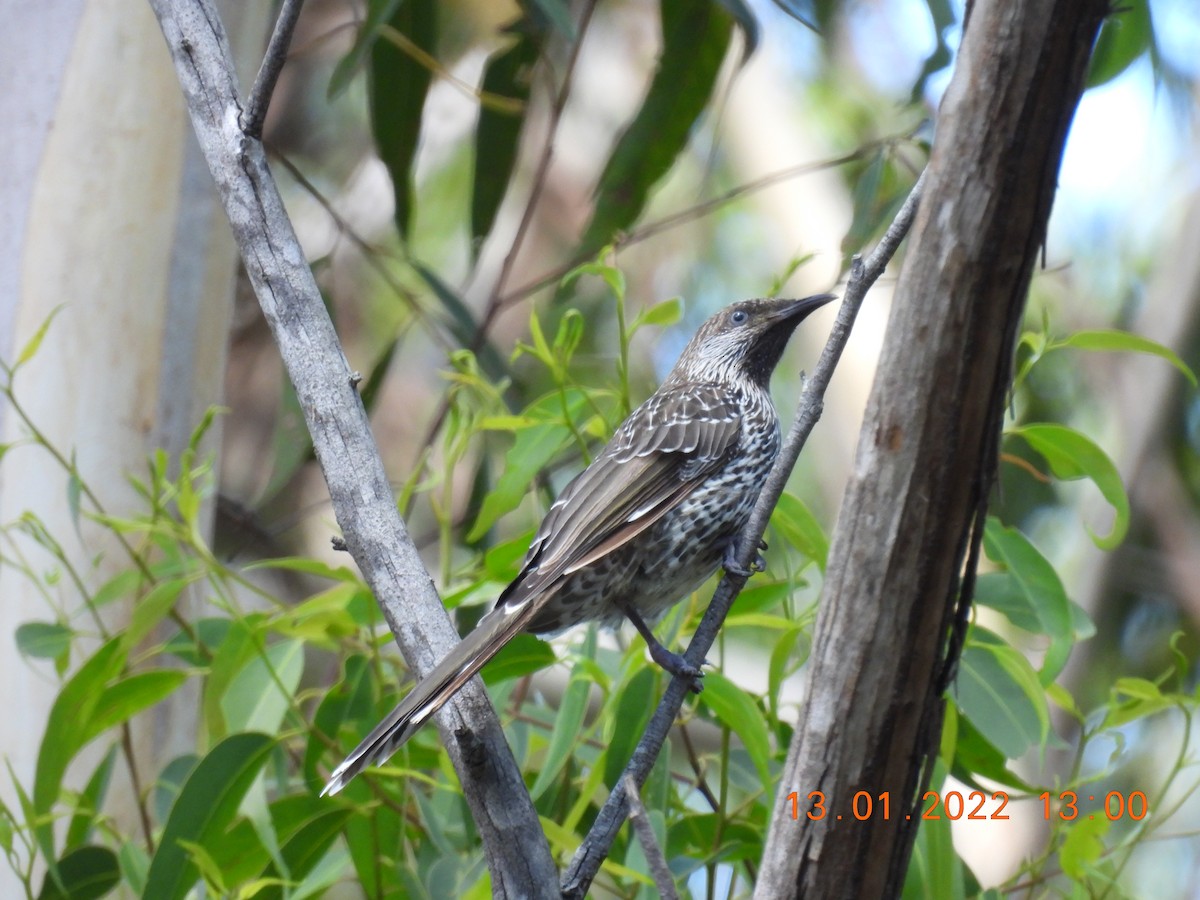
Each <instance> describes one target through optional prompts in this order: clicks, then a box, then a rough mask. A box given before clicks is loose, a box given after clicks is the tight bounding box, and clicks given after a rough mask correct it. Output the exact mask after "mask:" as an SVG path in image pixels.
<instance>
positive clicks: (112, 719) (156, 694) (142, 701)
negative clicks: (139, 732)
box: [84, 669, 188, 743]
mask: <svg viewBox="0 0 1200 900" xmlns="http://www.w3.org/2000/svg"><path fill="white" fill-rule="evenodd" d="M187 678H188V676H187V672H181V671H180V670H179V669H152V670H150V671H148V672H138V673H137V674H135V675H130V676H128V677H126V678H122V679H121V680H120V681H117V682H116V683H115V684H112V685H110V686H109V687H106V688H105V689H104V692H103V693H102V694H101V695H100V699H99V702H97V703H96V708H95V710H93V712H92V715H91V718H90V719H89V721H88V727H87V733H86V735H85V739H84V743H87V742H88V741H90V740H92V739H93V738H95V737H98V736H100V735H101V734H103V733H104V732H105V731H107V730H108V729H109V728H112V727H114V726H116V725H120V724H121V723H122V722H127V721H128V720H129V719H131V718H133V717H134V716H135V715H137V714H138V713H140V712H141V711H142V710H144V709H147V708H149V707H151V706H153V705H154V704H155V703H158V702H160V701H161V700H163V699H164V698H166V697H169V696H170V695H171V694H172V693H174V691H175V690H176V689H177V688H178V687H179V686H180V685H181V684H183V683H184V682H185V681H187Z"/></svg>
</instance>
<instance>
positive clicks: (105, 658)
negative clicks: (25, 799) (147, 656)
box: [33, 638, 125, 858]
mask: <svg viewBox="0 0 1200 900" xmlns="http://www.w3.org/2000/svg"><path fill="white" fill-rule="evenodd" d="M124 665H125V653H124V651H123V650H122V649H121V646H120V639H119V638H113V639H112V640H110V641H108V642H107V643H105V644H103V645H101V647H100V648H99V649H98V650H97V651H96V652H95V653H94V654H93V655H92V657H91V658H90V659H89V660H87V662H85V663H84V664H83V665H81V666H80V667H79V671H77V672H76V673H75V674H74V675H73V676H71V678H70V679H68V681H67V682H66V684H64V685H63V687H62V690H60V691H59V693H58V697H57V698H55V701H54V705H53V706H52V707H51V708H50V716H49V718H48V719H47V721H46V732H45V735H44V736H43V737H42V745H41V748H40V749H39V751H38V760H37V769H36V772H35V774H34V781H33V808H34V810H35V812H36V814H37V816H38V818H39V819H42V818H46V819H47V821H46V822H45V824H41V825H39V826H38V827H37V831H38V835H39V841H40V842H42V847H43V849H45V850H47V855H48V856H49V857H50V858H54V857H55V856H56V854H55V853H54V852H53V846H54V844H53V840H54V838H53V834H52V830H51V829H52V826H51V824H50V823H49V821H48V817H49V814H50V811H51V809H52V807H53V806H54V804H55V802H57V800H58V794H59V791H60V789H61V788H62V779H63V774H64V773H65V772H66V769H67V766H68V765H69V764H70V762H71V760H73V759H74V758H75V755H76V754H77V753H78V752H79V751H80V750H81V749H82V748H83V745H84V744H85V743H87V741H88V740H90V738H91V737H94V736H95V735H94V734H92V733H91V730H90V723H91V719H92V713H93V712H94V710H95V709H96V707H97V706H98V705H99V703H100V699H101V697H102V696H103V695H104V689H105V686H106V685H107V684H108V682H110V681H111V680H112V679H113V678H115V677H116V676H117V675H118V674H119V673H120V671H121V669H122V668H123V667H124Z"/></svg>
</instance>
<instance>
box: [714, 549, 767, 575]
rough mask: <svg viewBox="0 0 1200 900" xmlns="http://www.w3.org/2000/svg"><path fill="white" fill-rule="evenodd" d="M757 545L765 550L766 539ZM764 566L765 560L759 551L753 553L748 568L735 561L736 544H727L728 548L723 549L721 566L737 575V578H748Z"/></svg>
mask: <svg viewBox="0 0 1200 900" xmlns="http://www.w3.org/2000/svg"><path fill="white" fill-rule="evenodd" d="M759 546H760V547H762V549H764V550H766V549H767V543H766V541H762V542H760V543H759ZM766 567H767V561H766V560H765V559H763V555H762V554H761V553H755V554H754V561H753V562H751V563H750V566H749V568H747V567H746V566H743V565H742V564H741V563H740V562H738V561H737V545H736V544H730V545H729V548H728V549H727V550H726V551H725V556H724V558H723V559H722V560H721V568H722V569H724V570H725V571H726V572H727V573H728V574H730V575H737V576H738V577H739V578H749V577H750V576H751V575H753V574H754V573H755V572H761V571H762V570H763V569H765V568H766Z"/></svg>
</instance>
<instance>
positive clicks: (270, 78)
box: [241, 0, 304, 138]
mask: <svg viewBox="0 0 1200 900" xmlns="http://www.w3.org/2000/svg"><path fill="white" fill-rule="evenodd" d="M303 5H304V0H283V5H282V6H281V7H280V9H279V18H277V19H276V20H275V30H274V31H273V32H271V40H270V41H269V42H268V43H267V52H266V53H265V54H263V61H262V65H261V66H259V68H258V75H257V76H255V79H254V87H252V88H251V89H250V98H249V100H247V101H246V109H245V110H244V111H243V112H242V117H241V125H242V131H244V132H245V133H246V134H247V135H249V136H250V137H252V138H261V137H262V132H263V123H265V122H266V121H267V107H269V106H270V105H271V95H272V94H274V93H275V82H277V81H278V80H279V73H280V72H282V71H283V64H284V63H285V62H287V57H288V46H289V45H290V44H291V43H292V32H293V31H295V30H296V20H297V19H299V18H300V7H301V6H303Z"/></svg>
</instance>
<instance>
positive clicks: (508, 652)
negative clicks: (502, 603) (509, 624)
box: [479, 634, 558, 686]
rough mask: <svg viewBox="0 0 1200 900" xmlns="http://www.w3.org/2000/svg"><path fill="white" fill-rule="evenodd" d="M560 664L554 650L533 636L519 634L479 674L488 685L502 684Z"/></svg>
mask: <svg viewBox="0 0 1200 900" xmlns="http://www.w3.org/2000/svg"><path fill="white" fill-rule="evenodd" d="M556 662H558V657H557V656H555V655H554V648H553V647H551V646H550V645H549V644H548V643H546V642H545V641H543V640H542V639H541V638H537V637H534V636H533V635H532V634H518V635H517V636H516V637H514V638H513V639H512V640H511V641H509V642H508V643H507V644H505V645H504V647H503V648H502V649H501V650H500V652H499V653H497V654H496V655H495V656H494V657H493V658H492V660H491V662H489V663H488V664H487V665H486V666H484V667H483V671H482V672H480V673H479V674H480V675H481V676H482V677H483V683H484V684H486V685H489V686H491V685H495V684H501V683H502V682H505V681H511V680H512V679H514V678H523V677H524V676H526V675H531V674H533V673H534V672H540V671H541V670H542V669H544V668H546V667H547V666H552V665H554V664H555V663H556Z"/></svg>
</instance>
